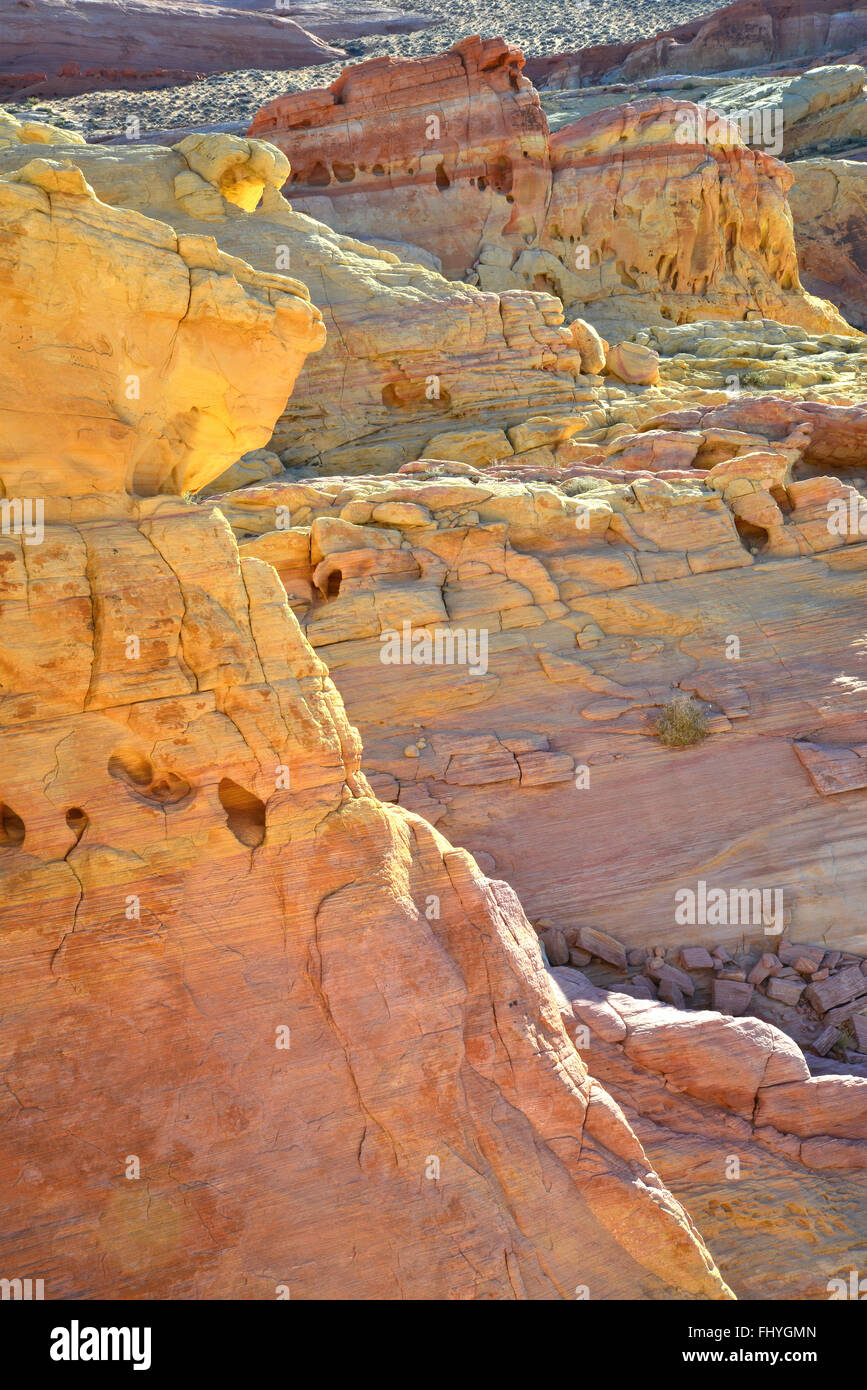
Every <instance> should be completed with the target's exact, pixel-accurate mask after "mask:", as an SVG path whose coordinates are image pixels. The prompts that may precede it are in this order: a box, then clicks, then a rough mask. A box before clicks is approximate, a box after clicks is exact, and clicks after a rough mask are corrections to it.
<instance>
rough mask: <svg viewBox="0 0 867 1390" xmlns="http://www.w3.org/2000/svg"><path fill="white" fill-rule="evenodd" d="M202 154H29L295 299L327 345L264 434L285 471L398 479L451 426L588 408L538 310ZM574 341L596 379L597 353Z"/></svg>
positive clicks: (530, 299)
mask: <svg viewBox="0 0 867 1390" xmlns="http://www.w3.org/2000/svg"><path fill="white" fill-rule="evenodd" d="M36 129H37V130H38V129H39V128H38V127H36ZM16 131H21V132H23V133H21V134H20V135H19V139H31V138H33V137H32V136H30V134H29V131H30V127H28V126H25V127H16V126H15V125H10V127H9V128H8V131H7V136H6V138H7V140H9V141H10V143H9V145H8V146H7V147H6V148H5V149H4V148H2V146H0V169H11V168H14V167H16V166H17V165H18V164H20V162H21V154H20V144H18V143H12V142H13V140H14V138H15V134H16ZM2 136H3V129H2V127H0V138H2ZM52 138H53V137H52ZM206 147H207V149H208V150H210V151H211V154H210V155H209V156H208V162H202V160H201V159H200V157H199V155H198V153H197V152H198V151H199V150H200V148H201V142H200V138H199V137H190V138H189V139H188V140H186V141H183V142H182V143H181V145H179V146H178V148H177V149H176V150H174V151H171V150H166V149H162V148H150V149H149V148H142V147H137V148H135V149H123V148H114V147H106V146H90V145H88V146H83V145H76V146H75V148H73V147H72V145H71V144H63V145H62V146H56V147H55V146H51V147H50V148H47V149H45V150H41V151H40V152H41V153H44V154H47V155H51V156H52V157H55V158H58V159H66V160H70V161H72V160H75V161H76V164H77V167H80V168H81V169H82V170H83V171H84V172H85V175H86V178H87V179H88V181H89V182H90V183H91V184H92V186H93V187H94V189H95V190H96V192H97V194H98V196H99V197H100V198H101V199H103V200H104V201H106V202H109V203H113V204H115V203H116V204H118V205H120V206H123V207H127V208H130V209H133V210H135V211H137V212H144V213H146V214H147V215H148V216H153V217H156V218H159V219H161V220H167V221H169V222H170V223H171V225H172V226H173V227H175V228H176V229H177V230H178V231H179V232H183V233H185V234H186V233H190V234H195V235H199V236H201V235H204V236H209V237H216V238H217V239H218V241H219V245H220V247H221V248H222V249H223V250H224V251H225V252H228V253H229V254H230V255H232V256H235V257H240V258H242V259H243V260H244V261H246V262H248V263H249V264H250V265H253V266H255V267H256V268H257V270H259V271H261V272H262V273H266V274H267V273H271V274H273V272H274V270H275V267H276V268H282V269H284V270H285V269H287V268H288V269H289V271H290V273H291V274H292V275H293V276H298V277H299V278H300V279H301V280H303V282H304V283H305V284H306V285H307V286H308V287H309V291H310V294H311V297H312V299H313V302H314V304H316V305H317V306H318V307H319V308H320V310H321V312H322V315H323V319H324V322H325V325H326V327H327V329H328V334H329V337H328V342H327V344H326V347H325V349H324V351H323V352H322V353H321V354H318V357H319V358H320V359H321V360H320V364H319V366H318V367H314V366H313V362H314V361H315V360H316V359H315V358H314V359H312V360H311V364H310V371H309V373H305V374H304V376H303V381H302V382H299V385H298V387H297V388H296V391H295V394H294V395H293V396H292V398H291V400H290V402H289V406H288V408H287V413H286V414H285V416H284V418H283V419H282V421H281V422H280V424H279V426H278V429H277V432H276V434H275V438H274V446H275V447H276V448H277V449H279V450H280V452H281V454H282V455H283V457H284V458H285V459H286V460H287V461H289V462H294V461H302V460H303V461H305V462H306V461H309V460H311V459H321V460H322V461H323V462H324V463H325V464H326V467H327V468H328V469H329V470H330V471H336V470H337V469H339V468H340V467H357V466H359V465H363V464H364V463H365V462H368V461H369V462H370V463H374V464H375V466H376V467H386V468H387V467H389V466H391V467H397V466H399V465H400V464H402V463H404V462H406V461H407V460H409V459H412V458H416V457H418V456H419V454H420V453H422V452H423V450H424V446H425V445H426V444H427V442H428V441H429V440H431V439H432V438H434V437H435V436H436V435H437V434H438V433H440V432H441V431H442V430H443V429H444V428H446V427H447V426H448V425H449V422H450V420H451V419H452V418H454V417H458V418H460V419H461V420H462V421H464V422H465V423H474V422H475V421H477V420H482V419H484V418H485V417H486V416H492V417H494V418H495V419H496V420H497V422H498V423H499V421H501V420H506V421H508V422H509V423H517V422H518V420H520V419H521V418H523V417H524V416H528V415H532V414H536V413H538V411H539V410H540V409H557V408H563V407H569V406H574V405H575V403H576V402H581V401H587V400H589V399H591V397H592V391H591V389H590V385H589V383H588V382H587V381H585V380H582V379H581V377H580V373H581V368H582V361H581V349H580V347H579V346H578V345H577V343H576V337H575V334H574V333H573V332H572V330H571V329H568V328H565V327H564V326H563V310H562V306H561V305H560V304H559V303H558V302H557V301H556V300H554V299H553V298H552V297H551V296H550V295H534V294H528V293H526V292H524V291H513V292H509V293H505V294H503V295H497V294H493V293H481V292H479V291H478V290H477V289H474V288H473V287H471V286H463V285H454V284H451V283H449V282H448V281H446V280H444V279H443V278H442V277H441V276H440V275H438V274H437V273H436V272H434V271H431V270H428V269H426V268H425V267H423V266H421V265H418V264H411V263H406V262H403V261H401V260H400V259H399V258H398V256H397V255H395V254H394V252H392V251H387V250H383V251H377V250H375V249H374V248H373V247H371V246H368V245H364V244H362V243H359V242H357V241H354V240H352V239H350V238H346V237H342V236H339V235H337V234H336V233H333V232H331V231H329V229H328V228H327V227H325V226H323V225H321V224H319V223H316V222H313V221H311V220H310V218H308V217H305V216H303V215H301V214H298V213H295V212H293V211H292V210H291V209H290V208H289V207H288V205H287V204H286V202H285V201H284V199H283V198H282V197H280V195H279V193H278V192H277V191H276V188H274V187H273V186H272V185H273V183H274V182H277V183H279V182H282V181H284V180H285V177H286V173H285V170H286V168H287V166H286V162H285V159H284V158H283V156H282V155H281V154H280V153H279V152H278V151H277V150H276V149H275V148H274V147H273V146H268V145H264V144H263V143H261V142H259V141H252V142H249V143H248V142H247V141H245V140H239V139H237V138H235V137H228V136H226V137H210V138H209V139H208V141H207V142H206ZM240 190H246V194H245V195H244V196H245V198H246V203H247V205H249V203H250V202H251V201H252V202H253V203H254V204H255V200H256V197H257V196H260V195H261V197H262V203H261V206H260V208H259V209H258V211H257V212H256V213H255V215H254V216H250V215H249V214H248V212H246V211H245V210H244V206H243V205H239V201H238V200H239V198H240V197H241V196H242V194H241V191H240ZM585 340H586V342H587V344H588V345H589V346H588V347H587V348H586V349H585V351H586V352H587V360H588V370H589V369H595V368H597V367H598V365H599V362H598V355H599V348H598V339H596V340H595V341H594V343H593V344H592V345H590V338H589V337H587V335H585ZM274 384H275V385H276V384H277V382H276V379H275V382H274ZM286 395H288V391H285V392H284V398H285V396H286ZM261 442H263V443H264V442H267V441H261ZM245 447H250V446H245ZM244 451H245V449H244V448H241V449H239V450H238V455H240V454H241V453H243V452H244ZM236 457H237V455H236ZM232 461H233V462H234V460H232Z"/></svg>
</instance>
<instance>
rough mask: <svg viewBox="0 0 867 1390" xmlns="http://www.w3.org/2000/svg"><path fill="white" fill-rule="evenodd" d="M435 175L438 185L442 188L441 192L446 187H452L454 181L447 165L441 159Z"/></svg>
mask: <svg viewBox="0 0 867 1390" xmlns="http://www.w3.org/2000/svg"><path fill="white" fill-rule="evenodd" d="M435 177H436V186H437V188H438V189H439V190H440V192H442V191H443V189H445V188H451V186H452V181H451V179H450V178H449V176H448V174H447V173H446V166H445V165H444V164H443V163H442V161H440V163H439V164H438V165H437V171H436V175H435Z"/></svg>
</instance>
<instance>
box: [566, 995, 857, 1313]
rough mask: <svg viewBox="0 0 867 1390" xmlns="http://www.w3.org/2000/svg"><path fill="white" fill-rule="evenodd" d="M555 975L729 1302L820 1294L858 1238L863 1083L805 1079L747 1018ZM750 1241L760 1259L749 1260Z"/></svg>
mask: <svg viewBox="0 0 867 1390" xmlns="http://www.w3.org/2000/svg"><path fill="white" fill-rule="evenodd" d="M551 974H552V976H553V978H554V979H556V981H557V985H558V989H559V991H560V999H561V1010H562V1014H563V1017H564V1020H565V1021H566V1022H567V1026H569V1024H570V1023H571V1030H572V1033H573V1036H576V1037H578V1039H579V1041H580V1042H581V1043H582V1044H583V1045H584V1046H583V1055H584V1056H585V1057H586V1058H587V1062H588V1065H589V1066H590V1067H591V1069H592V1070H593V1072H594V1075H596V1076H597V1077H598V1078H599V1079H600V1080H602V1081H603V1083H604V1084H605V1086H606V1088H607V1089H608V1090H609V1092H610V1093H611V1094H612V1095H613V1096H614V1097H615V1099H616V1100H618V1101H619V1102H620V1104H621V1105H622V1107H623V1110H624V1113H625V1114H626V1115H627V1116H628V1118H629V1121H630V1123H631V1124H632V1126H633V1128H634V1129H635V1132H636V1133H637V1134H638V1135H639V1136H640V1137H641V1139H642V1142H643V1143H644V1145H645V1147H646V1149H647V1152H648V1153H649V1154H650V1155H651V1157H652V1158H653V1160H654V1162H655V1163H657V1164H658V1166H659V1168H660V1170H661V1171H662V1172H665V1173H666V1174H670V1180H671V1183H672V1186H673V1187H674V1189H675V1191H676V1192H677V1193H678V1195H679V1196H680V1197H681V1199H682V1200H683V1201H684V1202H685V1204H686V1205H687V1206H688V1208H689V1210H690V1211H692V1212H693V1214H694V1215H696V1217H697V1219H698V1221H699V1224H700V1226H701V1229H702V1231H703V1232H704V1233H705V1234H706V1236H707V1238H708V1240H709V1241H710V1244H711V1246H712V1248H713V1249H715V1250H719V1251H720V1252H724V1253H721V1255H720V1259H721V1260H722V1265H723V1268H725V1269H726V1270H727V1272H728V1277H729V1278H730V1281H731V1284H732V1287H733V1289H734V1291H735V1293H736V1294H737V1296H738V1297H739V1298H745V1299H760V1300H765V1299H816V1300H818V1299H825V1298H827V1297H828V1290H829V1280H830V1279H831V1278H833V1277H834V1276H835V1275H837V1274H838V1273H839V1272H840V1271H841V1270H846V1269H847V1268H848V1267H849V1265H850V1264H851V1263H852V1260H853V1259H855V1252H856V1251H857V1249H858V1246H859V1243H860V1244H863V1241H864V1238H865V1235H867V1227H865V1216H864V1209H863V1202H862V1201H861V1199H860V1196H859V1194H860V1191H861V1187H862V1184H863V1174H864V1168H865V1167H867V1142H865V1140H867V1130H865V1115H867V1078H858V1079H854V1078H851V1077H843V1076H824V1077H817V1078H810V1077H809V1073H808V1071H807V1068H806V1065H805V1062H804V1058H803V1056H802V1055H801V1053H800V1052H799V1050H798V1048H797V1047H796V1046H795V1045H794V1044H793V1043H792V1042H791V1041H790V1040H789V1039H788V1038H787V1037H785V1036H784V1035H783V1034H782V1033H780V1032H779V1030H778V1029H776V1028H774V1027H773V1025H771V1024H768V1023H764V1022H762V1021H760V1020H759V1019H756V1018H737V1019H736V1018H727V1017H723V1016H721V1015H720V1014H718V1013H713V1012H710V1011H707V1010H705V1011H700V1012H694V1013H684V1012H682V1011H681V1010H679V1009H676V1008H671V1007H668V1006H666V1005H664V1004H661V1003H656V1002H655V1001H651V1000H647V999H638V998H634V997H632V996H631V995H629V994H626V993H620V992H617V991H608V990H604V989H600V988H598V987H597V986H594V985H593V984H592V983H591V981H590V980H588V978H587V977H586V976H585V975H584V974H583V973H582V972H581V971H579V970H575V969H571V968H562V969H554V970H552V971H551ZM830 1213H833V1218H832V1219H829V1214H830ZM757 1238H760V1240H761V1258H760V1259H757V1258H756V1256H755V1250H754V1248H753V1249H752V1251H751V1253H749V1254H747V1251H748V1250H749V1248H750V1247H751V1245H752V1242H753V1241H755V1240H756V1239H757Z"/></svg>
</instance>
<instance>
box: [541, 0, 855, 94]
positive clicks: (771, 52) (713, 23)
mask: <svg viewBox="0 0 867 1390" xmlns="http://www.w3.org/2000/svg"><path fill="white" fill-rule="evenodd" d="M864 46H867V4H865V3H864V0H851V3H849V4H844V3H842V0H735V3H734V4H732V5H726V6H724V7H723V8H722V9H718V10H714V11H713V12H712V13H709V14H706V15H703V16H701V17H700V18H699V19H694V20H690V21H689V22H688V23H687V24H680V25H678V26H677V27H676V28H674V29H669V30H667V31H664V32H661V33H658V34H656V35H654V37H653V38H649V39H645V40H642V41H640V42H638V43H628V44H601V45H598V46H595V47H590V48H584V49H582V50H580V51H579V52H577V53H565V54H557V55H553V56H545V55H540V56H539V57H533V58H531V59H530V61H529V63H528V76H529V77H531V78H532V80H533V81H534V82H536V83H538V84H539V85H542V84H544V85H548V86H563V87H578V86H582V85H590V84H595V83H601V82H605V81H611V82H635V81H637V80H640V79H642V78H646V77H654V76H657V75H658V74H664V73H697V74H703V73H708V72H725V71H727V70H730V69H733V68H758V67H762V66H764V65H766V64H772V63H797V62H798V61H799V60H803V59H810V58H827V57H829V56H831V55H832V54H834V53H836V54H839V55H840V56H845V55H847V54H850V53H852V52H854V51H855V50H856V49H858V48H860V47H864Z"/></svg>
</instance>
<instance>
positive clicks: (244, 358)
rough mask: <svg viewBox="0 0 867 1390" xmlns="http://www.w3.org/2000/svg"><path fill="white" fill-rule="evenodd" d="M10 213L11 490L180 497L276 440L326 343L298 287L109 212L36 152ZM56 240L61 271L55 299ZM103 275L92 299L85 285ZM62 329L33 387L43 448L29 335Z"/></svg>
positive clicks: (38, 338) (41, 336) (4, 197)
mask: <svg viewBox="0 0 867 1390" xmlns="http://www.w3.org/2000/svg"><path fill="white" fill-rule="evenodd" d="M18 148H19V149H20V148H21V147H20V146H19V147H18ZM73 148H76V147H74V146H73ZM19 158H20V156H19ZM225 174H226V177H230V173H229V171H228V170H227V171H225ZM187 178H188V180H190V181H191V182H192V181H194V180H196V179H197V178H198V176H197V175H196V174H195V173H192V172H190V173H189V174H188V175H187ZM198 182H199V183H200V184H201V185H202V187H208V188H209V185H205V184H204V183H203V181H202V180H201V179H199V180H198ZM185 186H189V185H185ZM237 187H238V185H237V184H235V185H233V191H234V190H236V189H237ZM210 191H212V190H210ZM0 208H2V215H3V221H4V228H5V236H6V242H7V247H8V248H9V250H10V254H9V255H8V256H7V257H5V258H4V260H3V263H2V267H0V291H2V295H3V298H4V300H5V301H6V303H7V305H9V306H10V307H11V306H15V310H16V312H17V313H18V314H19V315H20V317H21V320H22V321H23V323H24V325H25V327H24V328H23V329H22V330H20V331H19V332H17V333H7V334H4V335H3V338H2V344H0V373H2V376H3V381H4V397H5V400H4V432H3V433H4V457H3V459H2V462H0V481H2V484H3V486H4V488H5V495H6V496H7V497H17V498H34V497H44V496H45V495H46V494H48V495H49V496H57V495H75V496H79V495H82V494H88V493H104V492H117V491H120V490H129V491H132V492H136V493H137V494H139V495H141V496H150V495H153V494H154V493H157V492H173V493H175V494H178V493H180V492H182V491H184V490H186V489H191V490H192V489H196V488H199V487H201V486H203V485H204V484H205V483H207V482H209V481H210V479H212V478H214V477H216V476H217V475H218V474H220V473H221V472H222V471H223V469H224V468H225V467H226V466H227V465H228V464H230V463H232V462H234V461H235V460H236V459H237V457H238V453H239V451H240V452H245V450H246V448H256V447H257V446H260V445H263V444H266V443H267V442H268V438H269V436H270V432H271V424H272V421H273V419H274V417H275V415H276V414H277V413H278V412H279V411H280V409H281V408H282V405H283V403H284V401H285V398H286V396H287V395H288V394H289V392H290V391H291V389H292V386H293V384H294V381H295V378H296V377H297V375H298V372H299V369H300V367H301V365H302V363H303V362H304V359H305V357H306V356H307V354H308V353H309V352H311V351H314V350H316V349H318V348H320V347H321V346H322V344H323V342H324V339H325V334H324V330H323V327H322V320H321V317H320V315H319V312H318V311H317V310H316V309H315V308H314V307H313V306H312V305H311V304H310V302H309V297H308V295H307V291H306V290H305V288H304V286H303V285H300V284H299V283H298V282H297V281H290V280H287V279H286V278H285V277H283V276H279V275H270V276H269V275H264V274H261V273H259V272H255V271H251V269H250V267H249V266H248V265H246V264H245V263H244V262H243V261H239V260H237V259H234V258H232V257H229V256H225V255H223V254H222V252H220V251H218V250H217V248H216V246H215V245H214V243H213V241H212V240H210V239H209V238H206V237H200V236H199V237H197V236H178V235H177V234H176V232H175V231H174V230H173V229H172V228H171V227H169V226H167V225H166V224H165V223H161V222H156V221H152V220H150V219H148V218H144V217H141V216H140V215H138V214H136V213H132V212H126V211H122V210H121V211H119V210H116V209H114V208H110V207H108V206H106V205H105V204H104V203H100V202H99V200H98V199H97V198H96V197H95V195H94V193H93V190H92V189H91V188H90V187H89V185H88V184H87V183H86V181H85V178H84V175H83V174H82V172H81V170H80V169H78V168H77V167H74V166H72V167H66V168H65V167H63V165H62V164H61V163H60V162H59V161H57V160H51V159H45V158H31V159H29V160H28V162H26V163H25V164H24V165H23V167H22V168H20V169H18V170H17V171H16V172H15V173H13V174H7V175H5V176H4V177H2V178H0ZM58 247H62V254H63V261H64V265H65V266H66V267H67V273H66V275H65V276H64V277H63V278H59V279H58V283H57V284H56V285H55V284H53V283H52V293H51V295H50V297H49V296H46V293H45V286H46V282H47V281H50V280H52V277H53V274H54V271H53V267H54V265H55V260H56V257H57V255H58ZM94 273H95V274H97V275H98V279H99V287H100V290H99V295H98V296H97V295H93V294H91V293H90V292H88V291H84V292H83V291H82V287H83V286H86V285H87V277H88V274H94ZM7 312H8V311H7ZM58 322H63V323H64V325H65V327H64V331H63V341H62V344H60V345H57V346H56V347H55V348H54V349H53V351H52V354H51V358H50V362H51V365H50V369H49V368H48V367H47V366H46V370H45V376H44V379H43V380H41V381H40V382H39V401H40V409H41V410H44V411H45V412H46V413H47V415H48V416H49V417H50V419H51V422H52V427H51V431H50V432H47V431H45V432H44V433H43V437H42V439H41V442H40V443H39V444H38V445H37V443H36V442H35V441H34V438H33V390H34V378H33V371H32V362H31V360H30V358H29V356H28V354H27V353H26V352H24V351H23V350H22V333H23V334H25V335H26V336H27V340H29V341H31V342H33V343H35V344H39V343H43V342H44V343H50V342H52V340H53V337H54V335H55V333H56V328H55V325H56V324H57V323H58ZM203 400H207V401H208V402H209V403H210V404H209V408H208V409H207V410H205V409H203V408H202V402H203ZM83 421H87V422H88V423H87V424H86V425H85V424H83V423H82V422H83Z"/></svg>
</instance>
